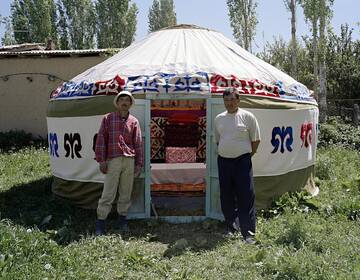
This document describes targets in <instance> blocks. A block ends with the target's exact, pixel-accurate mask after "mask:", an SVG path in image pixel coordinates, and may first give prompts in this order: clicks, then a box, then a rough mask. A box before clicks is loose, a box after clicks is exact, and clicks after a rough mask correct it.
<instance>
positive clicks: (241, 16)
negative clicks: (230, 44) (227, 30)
mask: <svg viewBox="0 0 360 280" xmlns="http://www.w3.org/2000/svg"><path fill="white" fill-rule="evenodd" d="M227 6H228V9H229V17H230V25H231V28H232V29H233V35H234V37H235V39H236V40H237V42H238V44H239V45H240V46H242V47H243V48H245V49H246V50H247V51H251V50H252V46H251V45H252V41H253V40H254V38H255V34H256V25H257V23H258V20H257V17H256V7H257V2H256V0H227Z"/></svg>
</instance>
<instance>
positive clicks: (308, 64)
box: [258, 24, 360, 105]
mask: <svg viewBox="0 0 360 280" xmlns="http://www.w3.org/2000/svg"><path fill="white" fill-rule="evenodd" d="M352 33H353V29H352V28H350V27H349V25H348V24H344V25H342V26H341V33H340V34H339V35H337V34H335V33H334V32H332V31H330V32H329V33H328V40H327V41H326V46H325V52H326V55H325V64H326V65H327V67H326V78H327V92H328V98H330V99H343V100H348V99H359V97H360V96H359V88H360V40H354V39H353V37H352ZM312 44H313V40H312V38H309V37H307V36H304V37H303V38H302V42H300V43H299V44H298V45H297V51H296V52H297V61H298V63H297V65H298V81H299V82H301V83H303V84H304V85H306V86H307V87H308V88H310V89H312V86H313V80H314V79H315V77H314V72H313V66H312V65H313V57H314V55H313V50H314V48H313V46H312ZM291 48H292V47H291V42H290V43H288V42H286V41H284V40H283V39H282V38H274V41H273V42H272V43H269V42H268V43H267V44H266V47H265V50H264V51H263V52H261V53H259V54H258V56H259V57H260V58H261V59H263V60H265V61H266V62H268V63H270V64H272V65H274V66H275V67H277V68H279V69H280V70H282V71H284V72H286V73H290V71H291ZM351 104H352V102H349V105H351ZM344 105H346V104H344Z"/></svg>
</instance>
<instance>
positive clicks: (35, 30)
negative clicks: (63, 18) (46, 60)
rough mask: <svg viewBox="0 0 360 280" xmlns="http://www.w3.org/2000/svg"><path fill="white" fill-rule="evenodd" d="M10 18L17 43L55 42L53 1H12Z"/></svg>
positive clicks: (54, 6)
mask: <svg viewBox="0 0 360 280" xmlns="http://www.w3.org/2000/svg"><path fill="white" fill-rule="evenodd" d="M11 18H12V26H13V30H14V38H15V40H16V42H17V43H29V42H39V43H44V42H46V41H47V39H52V40H53V41H55V42H56V41H57V28H56V5H55V2H54V0H14V1H13V3H12V4H11Z"/></svg>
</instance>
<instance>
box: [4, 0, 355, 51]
mask: <svg viewBox="0 0 360 280" xmlns="http://www.w3.org/2000/svg"><path fill="white" fill-rule="evenodd" d="M11 2H12V0H0V15H2V16H9V15H10V3H11ZM132 2H135V3H136V5H137V6H138V9H139V14H138V17H137V19H138V23H137V32H136V37H135V40H139V39H142V38H143V37H144V36H146V35H147V33H148V12H149V8H150V7H151V4H152V0H132ZM257 2H258V7H257V18H258V21H259V22H258V25H257V30H256V37H255V41H254V45H253V50H254V51H255V52H259V51H261V50H262V49H263V46H264V45H265V43H266V42H267V41H268V42H273V40H274V37H276V38H279V36H281V37H282V38H283V39H284V40H285V41H289V39H290V37H291V32H290V12H288V11H287V10H286V8H285V6H284V1H283V0H257ZM174 3H175V11H176V15H177V22H178V24H180V23H182V24H195V25H198V26H201V27H205V28H210V29H213V30H216V31H219V32H221V33H222V34H224V35H225V36H226V37H228V38H230V39H232V40H234V41H235V39H234V37H233V35H232V29H231V26H230V22H229V17H228V10H227V5H226V0H174ZM333 11H334V16H333V18H332V21H331V25H332V27H333V29H334V31H335V32H336V33H339V31H340V26H341V24H344V23H348V24H349V26H350V27H352V28H354V29H355V30H354V33H353V38H354V39H359V38H360V28H359V26H358V25H356V23H357V22H360V15H359V11H360V0H335V3H334V6H333ZM3 33H4V25H1V26H0V38H2V37H3ZM302 35H310V29H309V25H308V24H306V23H305V21H304V16H303V13H302V9H301V8H300V7H298V9H297V36H298V38H300V36H302Z"/></svg>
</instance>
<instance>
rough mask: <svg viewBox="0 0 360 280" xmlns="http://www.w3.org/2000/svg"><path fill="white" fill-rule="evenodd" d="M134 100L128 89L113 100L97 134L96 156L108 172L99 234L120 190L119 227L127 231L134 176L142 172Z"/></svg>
mask: <svg viewBox="0 0 360 280" xmlns="http://www.w3.org/2000/svg"><path fill="white" fill-rule="evenodd" d="M134 103H135V99H134V97H133V96H132V94H131V93H130V92H128V91H122V92H120V93H119V94H118V95H117V96H116V97H115V99H114V105H115V107H116V108H117V111H116V112H112V113H109V114H106V115H105V116H104V118H103V120H102V122H101V126H100V129H99V132H98V135H97V140H96V147H95V156H96V161H97V162H98V163H99V167H100V171H101V172H102V173H104V174H105V182H104V189H103V192H102V195H101V198H100V199H99V203H98V207H97V220H96V229H95V234H96V235H102V234H104V232H105V220H106V218H107V216H108V214H109V213H110V211H111V208H112V204H113V202H114V199H115V197H116V194H117V193H118V201H117V212H118V214H119V220H118V223H117V228H118V229H120V230H124V231H126V230H128V224H127V220H126V215H127V211H128V209H129V207H130V204H131V192H132V188H133V182H134V177H137V176H139V175H140V173H141V168H142V166H143V150H142V139H141V129H140V124H139V121H138V120H137V119H136V118H135V117H134V116H133V115H131V114H130V113H129V109H130V107H131V106H132V105H133V104H134Z"/></svg>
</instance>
